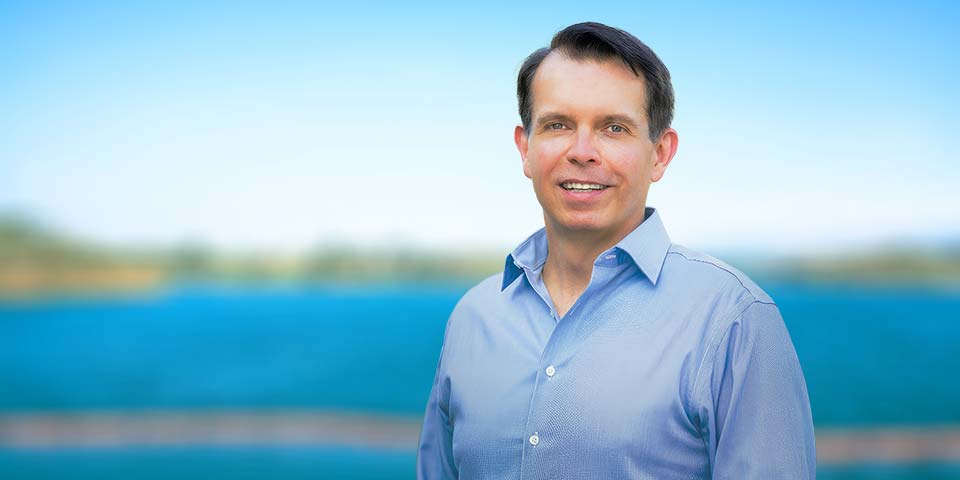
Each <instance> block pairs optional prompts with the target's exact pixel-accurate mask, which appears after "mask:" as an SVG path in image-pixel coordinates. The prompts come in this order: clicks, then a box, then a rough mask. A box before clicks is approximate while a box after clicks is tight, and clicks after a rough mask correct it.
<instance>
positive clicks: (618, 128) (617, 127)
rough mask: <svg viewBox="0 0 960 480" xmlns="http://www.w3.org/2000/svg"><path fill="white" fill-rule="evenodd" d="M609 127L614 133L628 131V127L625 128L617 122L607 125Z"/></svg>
mask: <svg viewBox="0 0 960 480" xmlns="http://www.w3.org/2000/svg"><path fill="white" fill-rule="evenodd" d="M607 129H609V130H610V132H612V133H626V131H627V129H626V128H623V126H622V125H616V124H614V125H610V126H609V127H607Z"/></svg>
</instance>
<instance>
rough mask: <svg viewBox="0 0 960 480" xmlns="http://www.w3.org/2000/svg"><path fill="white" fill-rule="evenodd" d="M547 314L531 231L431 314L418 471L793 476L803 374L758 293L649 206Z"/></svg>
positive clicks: (806, 444)
mask: <svg viewBox="0 0 960 480" xmlns="http://www.w3.org/2000/svg"><path fill="white" fill-rule="evenodd" d="M646 215H647V217H646V219H645V220H644V221H643V223H642V224H640V226H638V227H637V228H636V229H635V230H634V231H633V232H631V233H630V234H629V235H628V236H627V237H625V238H624V239H623V240H622V241H620V243H618V244H617V245H615V246H614V247H612V248H610V249H609V250H607V251H605V252H603V253H602V254H601V255H600V256H599V257H597V259H596V261H595V262H594V267H593V275H592V277H591V279H590V283H589V285H588V286H587V288H586V290H585V291H584V292H583V294H582V295H581V296H580V298H579V299H577V301H576V302H575V303H574V304H573V306H572V307H571V308H570V309H569V311H568V312H567V313H566V314H564V315H563V316H562V317H558V315H557V313H556V311H555V309H554V307H553V302H552V301H551V299H550V295H549V293H548V292H547V289H546V287H545V285H544V283H543V278H542V276H541V273H542V271H543V265H544V262H545V261H546V258H547V241H546V235H545V232H544V230H540V231H539V232H537V233H535V234H533V235H532V236H531V237H530V238H528V239H527V240H526V241H524V242H523V243H522V244H520V246H519V247H517V248H516V249H515V250H514V251H513V253H511V254H510V255H509V256H508V257H507V262H506V268H505V269H504V271H503V273H502V275H501V274H497V275H494V276H492V277H490V278H488V279H486V280H484V281H483V282H481V283H480V284H479V285H477V286H476V287H474V288H472V289H471V290H470V291H469V292H467V293H466V294H465V295H464V296H463V298H462V299H461V300H460V302H459V303H458V304H457V306H456V307H455V308H454V310H453V313H452V314H451V315H450V319H449V321H448V323H447V328H446V333H445V336H444V341H443V348H442V350H441V353H440V362H439V365H438V367H437V372H436V377H435V379H434V382H433V389H432V391H431V392H430V399H429V401H428V403H427V409H426V415H425V417H424V422H423V428H422V430H421V434H420V445H419V451H418V455H417V478H420V479H448V478H463V479H474V478H484V479H561V478H571V479H573V478H578V479H579V478H589V479H594V478H596V479H627V478H630V479H640V478H642V479H708V478H725V479H726V478H729V479H753V478H757V479H780V478H782V479H807V478H814V477H815V470H816V458H815V457H816V455H815V449H814V436H813V421H812V417H811V414H810V403H809V400H808V397H807V389H806V384H805V382H804V379H803V373H802V372H801V370H800V364H799V362H798V361H797V355H796V352H795V351H794V348H793V344H792V342H791V341H790V336H789V334H788V333H787V330H786V327H785V325H784V323H783V319H782V318H781V317H780V313H779V310H778V309H777V306H776V305H775V304H774V302H773V300H772V299H771V298H770V297H769V296H768V295H767V294H766V293H764V291H763V290H761V289H760V288H759V287H758V286H757V285H756V284H754V283H753V282H751V281H750V279H748V278H747V277H746V276H745V275H744V274H743V273H741V272H739V271H737V270H736V269H734V268H732V267H730V266H729V265H726V264H724V263H723V262H720V261H718V260H716V259H714V258H711V257H709V256H706V255H704V254H701V253H697V252H695V251H692V250H690V249H688V248H685V247H682V246H679V245H673V244H671V243H670V239H669V237H668V236H667V233H666V231H665V230H664V228H663V224H662V222H661V220H660V217H659V214H658V213H657V212H656V210H655V209H653V208H647V211H646Z"/></svg>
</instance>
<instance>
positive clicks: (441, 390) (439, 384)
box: [417, 348, 458, 480]
mask: <svg viewBox="0 0 960 480" xmlns="http://www.w3.org/2000/svg"><path fill="white" fill-rule="evenodd" d="M449 398H450V383H449V379H448V378H447V376H446V375H445V374H444V372H443V349H442V348H441V350H440V362H439V364H438V365H437V373H436V374H435V375H434V378H433V388H431V389H430V399H429V400H427V411H426V413H425V414H424V416H423V427H422V428H421V429H420V443H419V446H418V448H417V479H418V480H433V479H456V478H457V477H458V473H457V467H456V465H455V464H454V462H453V428H452V427H451V425H450V415H449Z"/></svg>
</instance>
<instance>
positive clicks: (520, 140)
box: [513, 125, 532, 178]
mask: <svg viewBox="0 0 960 480" xmlns="http://www.w3.org/2000/svg"><path fill="white" fill-rule="evenodd" d="M529 141H530V139H528V138H527V132H525V131H524V130H523V127H522V126H520V125H517V128H514V129H513V142H514V143H516V144H517V151H519V152H520V160H521V161H523V174H524V175H526V176H527V178H532V177H531V174H530V164H529V163H528V162H527V147H528V146H529V143H528V142H529Z"/></svg>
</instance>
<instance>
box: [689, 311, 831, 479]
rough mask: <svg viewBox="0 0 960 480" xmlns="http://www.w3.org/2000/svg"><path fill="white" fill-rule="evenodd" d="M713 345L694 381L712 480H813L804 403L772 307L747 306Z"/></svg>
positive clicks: (792, 356) (793, 357)
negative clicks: (696, 379)
mask: <svg viewBox="0 0 960 480" xmlns="http://www.w3.org/2000/svg"><path fill="white" fill-rule="evenodd" d="M714 345H715V350H712V351H708V352H707V355H708V356H709V355H712V356H713V363H712V365H711V364H710V363H709V362H708V363H707V364H705V365H704V370H703V372H702V373H701V375H702V376H705V378H700V379H698V386H701V387H702V388H699V389H698V391H699V392H700V395H699V398H700V401H701V405H702V408H703V409H705V410H706V412H704V413H706V415H705V417H706V418H705V419H706V420H707V421H706V422H705V423H704V424H703V426H704V428H705V429H707V430H708V432H705V433H706V435H705V437H704V438H705V440H706V441H707V448H708V451H709V453H710V463H711V467H712V471H713V478H714V479H727V478H730V479H734V478H735V479H751V478H762V479H779V478H783V479H801V478H809V479H813V478H815V477H816V450H815V446H814V436H813V418H812V415H811V413H810V400H809V398H808V396H807V387H806V383H805V382H804V379H803V372H802V371H801V370H800V363H799V361H798V360H797V354H796V351H795V350H794V348H793V343H792V342H791V341H790V335H789V334H788V333H787V329H786V326H785V325H784V323H783V319H782V318H781V316H780V311H779V310H778V309H777V306H776V305H774V304H772V303H763V302H753V303H752V304H750V305H748V306H747V307H746V308H745V309H744V310H743V311H742V312H741V313H740V314H739V316H738V317H737V318H736V319H734V321H733V322H732V323H731V324H730V325H729V327H728V328H727V329H726V331H725V332H723V333H722V335H721V338H720V339H719V342H718V343H716V344H714Z"/></svg>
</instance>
